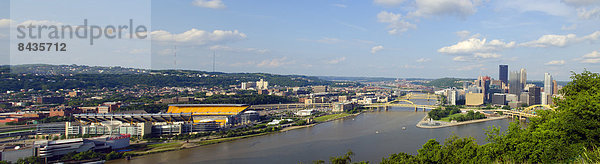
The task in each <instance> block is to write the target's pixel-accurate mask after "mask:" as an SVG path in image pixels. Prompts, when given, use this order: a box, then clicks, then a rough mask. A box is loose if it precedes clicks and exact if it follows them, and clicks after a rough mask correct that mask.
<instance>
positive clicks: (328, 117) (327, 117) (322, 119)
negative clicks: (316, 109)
mask: <svg viewBox="0 0 600 164" xmlns="http://www.w3.org/2000/svg"><path fill="white" fill-rule="evenodd" d="M348 115H350V114H348V113H339V114H330V115H325V116H321V117H317V118H314V119H313V120H314V121H316V122H325V121H329V120H334V119H338V118H342V117H346V116H348Z"/></svg>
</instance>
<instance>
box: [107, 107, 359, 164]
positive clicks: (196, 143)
mask: <svg viewBox="0 0 600 164" xmlns="http://www.w3.org/2000/svg"><path fill="white" fill-rule="evenodd" d="M360 114H362V112H360V113H355V114H350V115H347V116H344V117H340V118H334V119H330V120H327V121H324V122H317V123H314V124H309V125H301V126H291V127H285V128H283V129H281V130H279V131H277V132H266V133H258V134H252V135H246V136H237V137H230V138H219V139H212V140H201V139H193V140H189V142H186V141H181V140H177V141H173V142H167V143H181V144H182V145H181V146H179V147H173V148H166V149H161V150H148V151H145V152H137V153H134V156H132V157H131V159H135V158H143V157H144V156H146V155H149V154H156V153H164V152H169V151H177V150H183V149H191V148H197V147H201V146H206V145H213V144H219V143H224V142H230V141H236V140H241V139H246V138H252V137H258V136H263V135H270V134H277V133H282V132H287V131H290V130H296V129H302V128H307V127H312V126H315V125H318V124H321V123H326V122H330V121H334V120H340V119H345V118H348V117H355V116H358V115H360ZM194 140H199V141H194ZM118 160H126V159H125V158H121V159H115V160H111V161H118Z"/></svg>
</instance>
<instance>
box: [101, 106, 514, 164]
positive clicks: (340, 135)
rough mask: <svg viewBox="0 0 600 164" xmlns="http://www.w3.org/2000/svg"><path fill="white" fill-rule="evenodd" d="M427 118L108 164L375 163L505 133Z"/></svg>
mask: <svg viewBox="0 0 600 164" xmlns="http://www.w3.org/2000/svg"><path fill="white" fill-rule="evenodd" d="M420 104H422V103H420ZM425 115H426V113H425V112H422V111H419V112H415V111H414V108H412V109H411V108H391V109H390V110H388V111H381V112H367V113H363V114H361V115H358V116H356V117H354V118H347V119H343V120H336V121H331V122H327V123H322V124H319V125H316V126H313V127H308V128H302V129H296V130H291V131H287V132H282V133H277V134H271V135H264V136H258V137H253V138H247V139H242V140H236V141H232V142H226V143H220V144H214V145H207V146H201V147H197V148H191V149H184V150H179V151H171V152H164V153H157V154H150V155H145V156H141V157H136V158H134V159H132V160H129V161H127V160H116V161H110V162H108V163H132V164H138V163H139V164H147V163H171V164H175V163H211V164H214V163H216V164H219V163H235V164H238V163H291V164H294V163H312V161H313V160H319V159H320V160H324V161H327V160H328V159H329V157H330V156H339V155H342V154H344V153H345V152H346V151H347V150H352V151H353V152H354V153H355V156H354V158H353V161H363V160H367V161H370V162H371V163H378V162H379V161H381V158H382V157H384V156H388V155H389V154H392V153H398V152H406V153H410V154H416V153H417V149H419V148H421V146H422V145H423V144H425V142H427V140H429V139H432V138H435V139H437V140H438V141H440V142H443V141H444V139H446V138H448V137H449V136H451V135H453V134H456V135H457V136H460V137H467V136H472V137H473V138H475V139H476V140H477V142H478V143H480V144H483V143H486V141H485V138H486V137H485V131H484V129H486V128H487V127H489V126H492V125H495V126H499V127H501V128H502V129H503V130H504V129H506V127H507V126H508V124H509V122H510V120H509V119H503V120H494V121H488V122H481V123H474V124H468V125H462V126H454V127H447V128H440V129H421V128H417V127H416V126H415V125H416V124H417V122H419V120H420V119H422V118H423V117H424V116H425ZM402 127H406V129H405V130H403V129H402Z"/></svg>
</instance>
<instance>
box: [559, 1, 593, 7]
mask: <svg viewBox="0 0 600 164" xmlns="http://www.w3.org/2000/svg"><path fill="white" fill-rule="evenodd" d="M561 1H562V2H563V3H565V4H567V5H571V6H588V5H593V4H598V3H600V1H598V0H561Z"/></svg>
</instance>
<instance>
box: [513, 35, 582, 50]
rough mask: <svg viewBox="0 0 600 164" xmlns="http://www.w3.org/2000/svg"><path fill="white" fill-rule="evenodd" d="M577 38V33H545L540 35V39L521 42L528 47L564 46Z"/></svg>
mask: <svg viewBox="0 0 600 164" xmlns="http://www.w3.org/2000/svg"><path fill="white" fill-rule="evenodd" d="M576 39H577V36H576V35H575V34H567V35H544V36H542V37H540V38H539V39H538V40H534V41H529V42H525V43H521V44H520V45H521V46H526V47H548V46H556V47H564V46H565V45H567V43H569V42H573V41H575V40H576Z"/></svg>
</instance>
